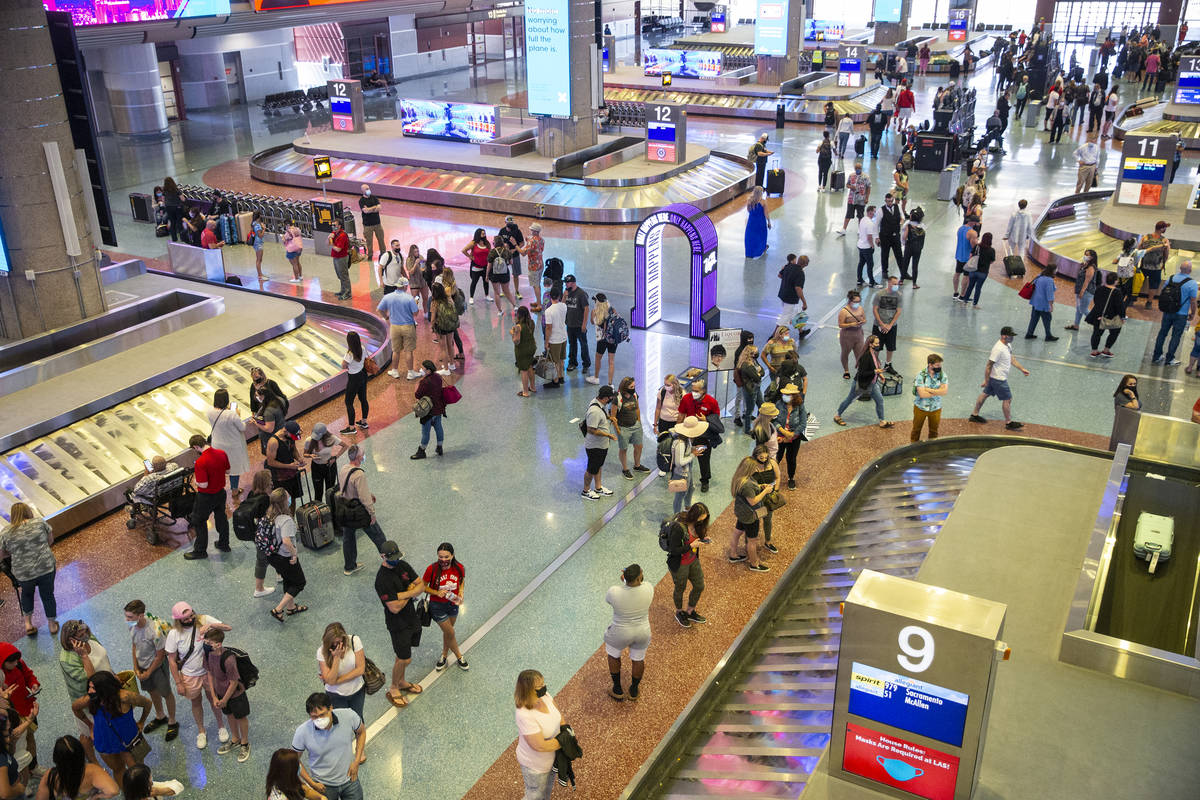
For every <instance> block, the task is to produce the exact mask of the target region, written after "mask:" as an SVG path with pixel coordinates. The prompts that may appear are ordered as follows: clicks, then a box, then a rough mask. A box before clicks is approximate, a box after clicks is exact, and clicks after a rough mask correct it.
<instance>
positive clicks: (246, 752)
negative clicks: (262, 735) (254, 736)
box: [238, 742, 250, 764]
mask: <svg viewBox="0 0 1200 800" xmlns="http://www.w3.org/2000/svg"><path fill="white" fill-rule="evenodd" d="M249 760H250V743H249V742H247V743H246V744H240V745H238V763H239V764H242V763H244V762H246V761H249Z"/></svg>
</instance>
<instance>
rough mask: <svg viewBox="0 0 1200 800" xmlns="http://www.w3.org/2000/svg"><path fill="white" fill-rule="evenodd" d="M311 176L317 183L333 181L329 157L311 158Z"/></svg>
mask: <svg viewBox="0 0 1200 800" xmlns="http://www.w3.org/2000/svg"><path fill="white" fill-rule="evenodd" d="M313 174H314V175H315V176H316V178H317V180H319V181H331V180H333V165H332V164H330V163H329V156H313Z"/></svg>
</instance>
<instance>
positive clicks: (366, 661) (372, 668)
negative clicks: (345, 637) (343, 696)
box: [350, 637, 387, 694]
mask: <svg viewBox="0 0 1200 800" xmlns="http://www.w3.org/2000/svg"><path fill="white" fill-rule="evenodd" d="M360 641H361V639H360ZM350 646H351V648H353V646H354V637H351V638H350ZM363 683H364V684H365V685H366V689H367V694H375V693H376V692H378V691H379V690H380V689H382V688H383V686H384V684H385V683H387V676H385V675H384V674H383V670H381V669H380V668H379V666H378V665H377V664H376V663H375V662H374V661H372V660H371V659H370V658H368V657H367V655H366V653H364V654H363Z"/></svg>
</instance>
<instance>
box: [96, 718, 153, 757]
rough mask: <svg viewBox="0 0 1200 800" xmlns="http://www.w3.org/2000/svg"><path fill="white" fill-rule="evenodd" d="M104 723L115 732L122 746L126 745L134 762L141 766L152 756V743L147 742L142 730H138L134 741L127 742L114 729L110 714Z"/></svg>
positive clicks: (114, 734)
mask: <svg viewBox="0 0 1200 800" xmlns="http://www.w3.org/2000/svg"><path fill="white" fill-rule="evenodd" d="M104 721H105V723H106V724H107V725H108V729H109V730H111V731H112V732H113V736H116V737H117V739H119V740H120V742H121V744H123V745H125V749H126V750H128V751H129V754H130V755H131V756H133V760H134V761H136V762H137V763H139V764H140V763H142V762H143V761H145V760H146V756H148V755H150V743H149V742H147V741H146V737H145V736H143V735H142V731H141V729H140V728H139V729H138V732H137V736H134V737H133V740H132V741H129V742H127V741H125V740H124V739H123V738H122V737H121V734H119V733H117V729H116V728H114V727H113V724H112V720H111V719H109V717H108V714H105V715H104Z"/></svg>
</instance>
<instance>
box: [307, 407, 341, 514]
mask: <svg viewBox="0 0 1200 800" xmlns="http://www.w3.org/2000/svg"><path fill="white" fill-rule="evenodd" d="M344 452H346V443H345V442H343V441H342V440H341V439H339V438H338V437H337V434H335V433H334V432H333V431H331V430H329V426H328V425H326V424H325V423H324V422H318V423H316V424H315V425H313V429H312V434H311V435H310V436H309V437H308V439H306V440H305V442H304V455H305V456H307V457H308V458H309V459H310V462H309V464H310V466H309V473H310V476H311V477H312V486H313V494H314V495H316V496H317V497H318V498H324V497H325V490H326V489H327V488H332V487H336V486H337V482H338V479H337V474H338V464H337V460H338V457H339V456H340V455H341V454H342V453H344Z"/></svg>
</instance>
